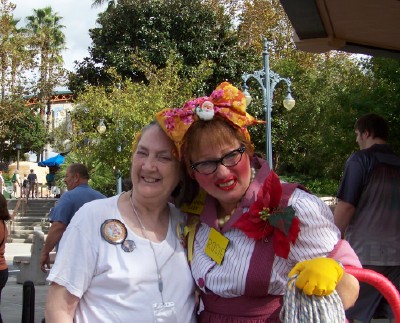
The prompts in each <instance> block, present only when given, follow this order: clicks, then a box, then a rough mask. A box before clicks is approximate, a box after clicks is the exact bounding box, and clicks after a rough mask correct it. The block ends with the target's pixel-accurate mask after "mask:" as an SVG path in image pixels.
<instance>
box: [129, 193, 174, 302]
mask: <svg viewBox="0 0 400 323" xmlns="http://www.w3.org/2000/svg"><path fill="white" fill-rule="evenodd" d="M129 200H130V202H131V205H132V209H133V212H134V213H135V215H136V218H137V220H138V222H139V224H140V227H141V230H142V233H143V236H144V237H145V238H146V239H147V240H148V241H149V243H150V248H151V250H152V252H153V257H154V261H155V263H156V267H157V278H158V290H159V291H160V295H161V301H162V303H163V304H164V303H165V302H164V296H163V289H164V286H163V280H162V276H161V270H162V269H163V268H164V266H165V265H166V264H167V262H168V261H169V260H170V259H171V258H172V256H173V255H174V254H175V251H176V239H174V240H175V245H174V250H173V251H172V253H171V255H170V256H169V257H168V259H167V260H166V261H165V262H164V264H163V265H162V266H161V267H160V266H159V265H158V260H157V256H156V251H155V250H154V246H153V243H152V242H151V240H150V239H149V237H148V236H147V233H146V228H145V227H144V225H143V223H142V221H141V220H140V217H139V214H138V212H137V211H136V208H135V206H134V205H133V201H132V193H131V195H130V197H129ZM170 220H171V216H170V217H169V221H170ZM168 229H169V225H168ZM167 235H168V233H167Z"/></svg>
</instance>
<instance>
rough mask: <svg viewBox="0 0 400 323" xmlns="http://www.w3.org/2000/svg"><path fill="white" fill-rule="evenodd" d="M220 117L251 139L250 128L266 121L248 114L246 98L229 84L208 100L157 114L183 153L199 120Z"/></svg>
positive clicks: (189, 103) (217, 89) (219, 88)
mask: <svg viewBox="0 0 400 323" xmlns="http://www.w3.org/2000/svg"><path fill="white" fill-rule="evenodd" d="M215 115H218V116H220V117H222V118H224V119H226V120H227V121H228V122H230V123H231V124H233V125H234V126H236V127H238V128H240V130H241V131H242V132H243V134H244V135H245V137H246V138H247V139H248V140H250V135H249V133H248V131H247V126H251V125H254V124H258V123H265V121H261V120H257V119H256V118H254V117H252V116H251V115H250V114H248V113H247V112H246V98H245V96H244V94H243V92H241V91H240V90H239V89H238V88H236V87H234V86H233V85H232V84H230V83H228V82H223V83H221V84H220V85H219V86H218V87H217V88H216V89H215V90H214V91H213V92H212V93H211V95H210V96H209V97H207V96H205V97H200V98H197V99H194V100H190V101H187V102H186V103H185V104H184V105H183V107H182V108H175V109H174V108H169V109H164V110H162V111H160V112H158V113H157V114H156V120H157V121H158V123H159V124H160V126H161V127H162V128H163V130H164V131H165V133H166V134H167V135H168V137H170V138H171V139H172V141H173V142H174V143H175V146H176V148H177V149H178V152H179V154H180V153H181V146H182V143H183V142H182V140H183V137H184V136H185V133H186V131H187V130H188V129H189V128H190V126H191V125H192V124H193V123H194V122H195V121H197V120H199V119H200V120H212V119H213V118H214V116H215Z"/></svg>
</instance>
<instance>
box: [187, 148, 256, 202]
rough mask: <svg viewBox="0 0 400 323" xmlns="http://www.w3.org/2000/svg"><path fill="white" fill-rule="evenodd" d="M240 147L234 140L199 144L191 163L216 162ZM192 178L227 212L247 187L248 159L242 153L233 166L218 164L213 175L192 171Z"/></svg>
mask: <svg viewBox="0 0 400 323" xmlns="http://www.w3.org/2000/svg"><path fill="white" fill-rule="evenodd" d="M240 146H241V144H240V143H239V141H236V140H235V141H233V142H232V143H225V144H221V145H209V144H207V143H204V144H201V145H200V146H199V147H198V149H197V151H196V152H195V153H194V154H193V156H192V158H191V159H192V163H193V164H195V163H198V162H202V161H208V160H218V159H220V158H221V157H223V156H225V155H226V154H228V153H230V152H232V151H234V150H236V149H238V148H239V147H240ZM193 176H194V178H195V179H196V181H197V182H198V183H199V185H200V186H201V187H202V188H203V189H204V190H205V191H206V192H207V193H208V194H210V195H211V196H213V197H214V198H216V199H217V200H218V202H219V203H220V204H221V206H222V207H223V208H224V209H227V210H229V209H231V208H232V206H233V207H235V206H236V204H237V203H238V202H239V201H240V199H241V198H242V197H243V195H244V194H245V192H246V190H247V188H248V187H249V184H250V177H251V170H250V158H249V156H248V155H247V154H246V152H244V153H243V155H242V158H241V160H240V161H239V162H238V163H237V165H235V166H231V167H226V166H224V165H222V164H221V163H219V164H218V166H217V169H216V171H215V172H214V173H212V174H209V175H203V174H200V173H199V172H197V171H194V172H193Z"/></svg>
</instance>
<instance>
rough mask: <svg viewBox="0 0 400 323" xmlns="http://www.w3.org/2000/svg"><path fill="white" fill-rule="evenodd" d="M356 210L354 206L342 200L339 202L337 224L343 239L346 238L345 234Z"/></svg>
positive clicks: (336, 209) (336, 215) (335, 214)
mask: <svg viewBox="0 0 400 323" xmlns="http://www.w3.org/2000/svg"><path fill="white" fill-rule="evenodd" d="M355 210H356V208H355V207H354V206H353V205H352V204H350V203H347V202H345V201H341V200H339V202H338V204H337V206H336V208H335V212H334V219H335V224H336V226H337V227H338V228H339V230H340V232H341V235H342V237H343V236H344V232H345V231H346V228H347V226H348V225H349V223H350V220H351V218H352V217H353V214H354V212H355Z"/></svg>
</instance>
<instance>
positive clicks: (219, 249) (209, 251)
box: [204, 228, 229, 265]
mask: <svg viewBox="0 0 400 323" xmlns="http://www.w3.org/2000/svg"><path fill="white" fill-rule="evenodd" d="M228 244H229V239H228V238H227V237H225V236H224V235H222V234H221V233H219V232H218V231H217V230H215V229H214V228H211V230H210V234H209V235H208V240H207V245H206V248H205V249H204V252H205V253H206V255H207V256H209V257H210V258H211V259H212V260H214V261H215V262H216V263H217V264H218V265H221V264H222V260H223V259H224V256H225V252H226V248H227V247H228Z"/></svg>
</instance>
